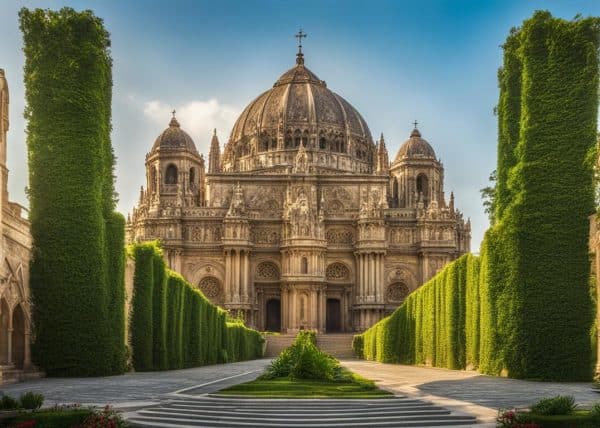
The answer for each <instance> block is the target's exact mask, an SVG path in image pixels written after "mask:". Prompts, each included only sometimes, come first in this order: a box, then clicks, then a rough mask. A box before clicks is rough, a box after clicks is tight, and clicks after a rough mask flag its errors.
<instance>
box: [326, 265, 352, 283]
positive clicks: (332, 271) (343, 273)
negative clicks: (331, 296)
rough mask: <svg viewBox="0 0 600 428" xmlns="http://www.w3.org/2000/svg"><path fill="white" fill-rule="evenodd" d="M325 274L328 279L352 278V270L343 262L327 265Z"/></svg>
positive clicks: (343, 279) (341, 279)
mask: <svg viewBox="0 0 600 428" xmlns="http://www.w3.org/2000/svg"><path fill="white" fill-rule="evenodd" d="M325 276H326V278H327V280H328V281H345V280H348V279H350V270H349V269H348V267H347V266H346V265H345V264H343V263H339V262H336V263H332V264H330V265H329V266H327V270H326V271H325Z"/></svg>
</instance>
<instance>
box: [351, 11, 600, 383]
mask: <svg viewBox="0 0 600 428" xmlns="http://www.w3.org/2000/svg"><path fill="white" fill-rule="evenodd" d="M599 45H600V19H598V18H586V19H582V18H577V19H575V20H574V21H565V20H562V19H557V18H553V17H552V16H551V15H550V14H549V13H548V12H536V13H535V14H534V15H533V17H532V18H530V19H528V20H526V21H525V22H524V23H523V25H522V27H521V28H519V29H514V30H512V31H511V33H510V35H509V37H508V39H507V42H506V43H505V45H504V65H503V67H502V69H501V70H500V72H499V82H500V84H499V86H500V98H499V104H498V123H499V126H498V132H499V136H498V167H497V171H498V183H497V187H496V198H497V200H496V211H495V218H494V225H493V227H492V228H490V229H489V230H488V231H487V232H486V235H485V238H484V241H483V243H482V247H481V257H480V258H476V257H473V256H471V255H467V256H463V257H461V258H459V259H458V260H456V261H455V262H453V263H451V264H449V265H448V266H447V267H446V268H444V269H443V270H442V271H441V272H440V273H438V274H437V275H436V276H435V277H433V278H432V279H431V280H430V281H428V282H427V283H426V284H425V285H423V286H422V287H421V288H420V289H419V290H417V291H416V292H414V293H412V294H411V295H410V296H409V297H408V298H407V300H406V301H405V302H404V303H403V304H402V305H401V306H400V308H398V309H397V310H396V311H395V312H394V313H393V314H392V315H391V316H390V317H388V318H386V319H384V320H382V321H380V322H379V323H377V324H375V325H374V326H373V327H371V328H370V329H369V330H367V331H366V332H365V333H363V335H361V336H359V337H358V338H357V339H356V340H355V348H356V351H357V353H358V354H359V355H360V356H362V357H364V358H368V359H377V360H379V361H385V362H396V361H398V362H401V363H407V364H413V363H416V364H431V365H434V366H438V367H448V368H466V367H471V368H477V369H479V370H480V371H481V372H483V373H488V374H494V375H498V374H503V375H507V376H510V377H516V378H534V379H542V380H561V381H564V380H588V379H589V378H590V377H591V374H592V373H591V370H590V368H591V359H592V353H591V352H590V330H591V327H592V319H593V317H592V302H591V299H590V294H589V290H588V281H589V276H590V263H589V259H588V248H587V240H588V234H589V230H588V225H589V223H588V216H589V215H590V214H592V213H593V210H594V205H593V200H594V199H593V198H594V188H593V172H592V168H591V165H590V163H589V158H590V156H589V154H590V152H592V151H593V150H594V149H595V144H596V132H597V117H598V72H599V68H598V60H599V57H598V48H599Z"/></svg>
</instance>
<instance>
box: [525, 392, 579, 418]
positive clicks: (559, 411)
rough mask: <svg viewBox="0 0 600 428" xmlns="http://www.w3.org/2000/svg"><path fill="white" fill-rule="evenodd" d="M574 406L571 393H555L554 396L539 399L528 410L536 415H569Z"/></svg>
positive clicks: (575, 405)
mask: <svg viewBox="0 0 600 428" xmlns="http://www.w3.org/2000/svg"><path fill="white" fill-rule="evenodd" d="M576 407H577V404H575V398H573V397H572V396H571V395H557V396H556V397H551V398H543V399H541V400H540V401H538V402H537V403H535V404H534V405H533V406H531V407H530V408H529V410H531V413H534V414H536V415H546V416H550V415H570V414H572V413H573V412H574V411H575V408H576Z"/></svg>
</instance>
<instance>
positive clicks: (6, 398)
mask: <svg viewBox="0 0 600 428" xmlns="http://www.w3.org/2000/svg"><path fill="white" fill-rule="evenodd" d="M18 408H19V402H18V401H17V400H15V399H14V398H12V397H11V396H10V395H3V396H2V399H0V409H2V410H15V409H18Z"/></svg>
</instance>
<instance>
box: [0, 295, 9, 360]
mask: <svg viewBox="0 0 600 428" xmlns="http://www.w3.org/2000/svg"><path fill="white" fill-rule="evenodd" d="M9 326H10V309H9V308H8V303H6V300H5V299H2V300H1V301H0V365H3V364H8V363H9V362H10V355H9V349H8V329H9Z"/></svg>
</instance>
